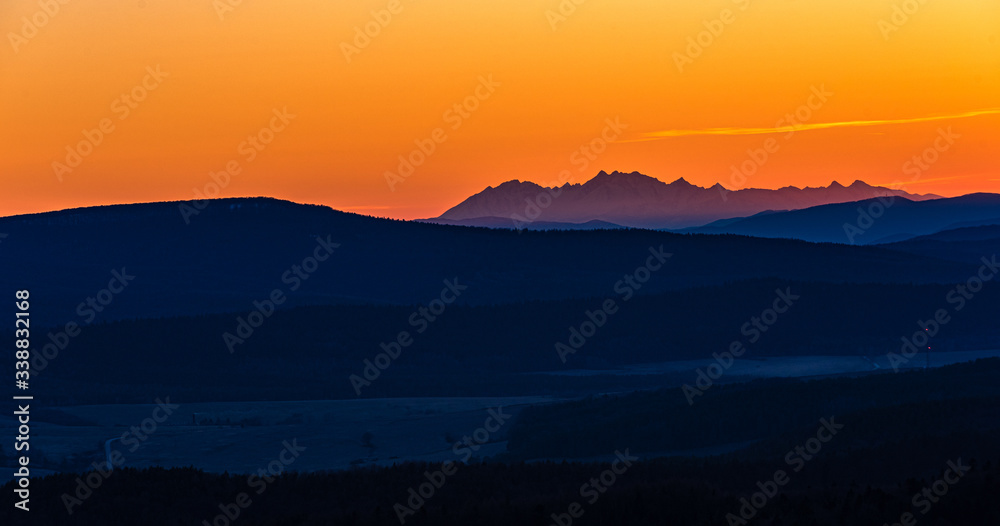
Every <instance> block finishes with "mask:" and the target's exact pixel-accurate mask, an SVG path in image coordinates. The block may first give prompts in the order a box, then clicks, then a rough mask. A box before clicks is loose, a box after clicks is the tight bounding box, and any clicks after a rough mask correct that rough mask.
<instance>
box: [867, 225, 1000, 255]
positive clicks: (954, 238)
mask: <svg viewBox="0 0 1000 526" xmlns="http://www.w3.org/2000/svg"><path fill="white" fill-rule="evenodd" d="M997 222H998V223H1000V220H998V221H997ZM879 246H881V247H884V248H887V249H890V250H898V251H900V252H908V253H910V254H914V255H919V256H921V257H933V258H940V259H947V260H951V261H963V262H969V263H974V262H977V261H979V260H980V258H983V257H987V258H989V257H991V256H993V255H995V254H996V253H997V251H998V250H1000V224H997V225H987V226H974V227H965V228H955V229H950V230H943V231H941V232H937V233H934V234H929V235H926V236H918V237H915V238H913V239H908V240H905V241H900V242H896V243H887V244H883V245H879Z"/></svg>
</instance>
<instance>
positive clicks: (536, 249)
mask: <svg viewBox="0 0 1000 526" xmlns="http://www.w3.org/2000/svg"><path fill="white" fill-rule="evenodd" d="M190 204H191V203H186V202H184V203H152V204H134V205H117V206H103V207H95V208H81V209H74V210H65V211H61V212H51V213H44V214H33V215H24V216H13V217H6V218H0V232H5V233H7V234H8V237H7V238H6V239H5V240H4V244H3V250H2V251H0V261H3V265H4V268H5V270H6V272H4V273H3V275H2V276H0V282H2V284H3V286H6V287H8V288H10V289H13V288H25V287H30V288H31V289H32V294H33V296H37V297H38V298H39V301H44V302H45V304H46V308H45V309H44V311H40V312H39V314H38V318H37V322H36V323H44V324H63V323H65V322H67V321H70V320H79V319H80V318H81V317H84V314H81V308H82V309H83V310H82V312H84V313H85V314H86V316H87V317H90V318H95V319H99V320H101V321H108V320H114V319H122V318H143V317H150V316H167V315H182V314H202V313H211V312H236V311H241V310H249V309H251V308H252V302H253V301H255V300H262V299H266V298H268V297H269V295H270V294H271V293H272V291H274V290H275V289H280V290H281V291H283V292H284V293H285V294H286V296H287V298H288V301H287V302H286V303H285V304H283V305H282V306H283V307H292V306H300V305H327V304H344V303H352V304H358V303H366V304H423V303H426V302H427V301H429V300H430V299H432V298H434V297H437V296H438V295H439V294H440V292H441V289H442V286H443V285H442V282H443V280H446V279H449V280H451V279H454V278H458V279H459V281H460V282H461V283H462V284H465V285H468V287H469V289H468V292H467V293H466V294H463V295H462V297H461V298H459V300H458V302H459V303H468V304H478V305H488V304H501V303H511V302H520V301H526V300H557V299H565V298H582V297H607V296H610V295H613V294H614V288H615V285H616V282H618V281H620V280H622V279H623V276H625V275H626V274H631V273H632V272H634V271H635V270H636V269H637V268H638V267H640V266H642V265H644V264H645V262H646V260H647V258H648V257H650V248H655V249H659V247H661V246H662V247H663V251H665V252H669V253H672V254H673V256H672V257H671V258H670V259H669V261H668V262H667V263H666V264H665V266H664V269H663V270H661V271H659V272H657V273H655V275H654V276H653V277H652V278H650V279H649V280H648V283H646V284H644V285H643V286H642V288H641V289H637V290H636V292H637V293H638V294H640V295H645V294H656V293H662V292H665V291H669V290H678V289H685V288H691V287H698V286H707V285H718V284H724V283H728V282H732V281H736V280H742V279H752V278H765V277H773V276H781V277H783V278H785V279H795V280H803V281H825V282H856V283H870V282H882V283H935V282H936V283H945V282H955V281H958V280H963V279H965V277H967V276H968V273H969V272H970V268H969V264H967V263H960V262H954V261H945V260H942V259H938V258H932V257H922V256H921V257H915V256H914V255H912V254H909V253H903V252H896V251H892V250H887V249H885V248H879V247H851V246H841V245H816V244H810V243H806V242H802V241H792V240H779V239H754V238H748V237H741V236H702V235H684V234H676V233H670V232H660V231H650V230H634V229H633V230H593V231H546V232H533V231H522V232H517V231H513V230H495V229H482V228H468V227H455V226H443V225H433V224H423V223H416V222H405V221H396V220H387V219H377V218H372V217H366V216H360V215H355V214H349V213H344V212H338V211H336V210H332V209H330V208H326V207H322V206H312V205H299V204H295V203H291V202H287V201H280V200H276V199H270V198H245V199H244V198H241V199H221V200H215V201H210V202H208V206H207V208H205V209H204V210H203V211H202V212H201V213H200V214H199V215H197V216H194V217H192V218H191V224H189V225H188V224H185V221H184V220H183V219H182V217H181V214H180V213H179V206H181V205H190ZM320 240H326V241H327V242H332V243H336V244H339V247H338V248H337V249H336V251H335V252H334V253H333V254H332V255H331V256H330V258H329V259H328V260H327V261H325V262H323V263H320V264H319V265H318V266H317V267H316V268H312V270H313V272H311V273H309V274H308V276H307V277H306V278H303V279H298V280H286V279H283V277H284V278H287V277H288V273H289V272H291V270H292V269H293V268H294V266H302V265H303V262H304V260H305V259H306V258H308V257H310V256H311V255H313V254H314V252H315V251H316V250H317V249H318V248H319V247H320V246H321V243H320ZM19 254H21V255H23V254H31V255H32V257H31V258H27V257H22V256H19ZM314 263H315V262H314ZM123 270H124V272H126V273H128V274H129V275H133V276H135V278H134V279H132V280H131V281H130V282H129V284H128V287H127V288H126V289H125V290H124V292H122V293H120V294H116V295H115V296H114V298H113V301H111V303H110V304H109V305H107V306H104V305H98V306H99V307H101V309H100V311H99V312H91V310H92V311H97V310H98V309H97V308H95V307H89V306H87V305H84V306H83V307H80V305H81V304H82V303H84V302H86V301H87V299H88V298H90V297H96V296H95V295H96V294H98V292H99V291H102V290H103V289H105V288H107V287H108V285H109V281H111V280H112V279H113V278H114V275H113V272H122V271H123ZM294 281H297V282H298V286H297V288H296V289H295V290H290V289H291V287H292V282H294ZM104 299H107V294H105V297H104Z"/></svg>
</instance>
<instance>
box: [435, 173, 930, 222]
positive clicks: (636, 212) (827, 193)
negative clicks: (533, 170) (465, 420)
mask: <svg viewBox="0 0 1000 526" xmlns="http://www.w3.org/2000/svg"><path fill="white" fill-rule="evenodd" d="M886 195H895V196H900V197H905V198H907V199H911V200H923V199H931V198H936V197H937V196H933V195H916V194H909V193H907V192H904V191H902V190H891V189H888V188H882V187H873V186H870V185H868V184H866V183H864V182H862V181H855V182H854V183H853V184H851V185H850V186H846V187H845V186H843V185H841V184H839V183H837V182H833V183H832V184H831V185H830V186H828V187H825V188H809V187H807V188H796V187H793V186H787V187H784V188H779V189H777V190H763V189H756V188H746V189H742V190H736V191H730V190H727V189H725V188H723V187H722V186H721V185H719V184H716V185H715V186H713V187H711V188H703V187H700V186H695V185H692V184H690V183H688V182H687V181H685V180H684V179H683V178H681V179H678V180H676V181H674V182H672V183H670V184H667V183H664V182H662V181H660V180H658V179H654V178H652V177H649V176H646V175H643V174H640V173H639V172H632V173H623V172H614V173H610V174H609V173H607V172H603V171H602V172H600V173H599V174H597V176H595V177H594V178H593V179H591V180H589V181H587V182H586V183H583V184H572V185H571V184H568V183H567V184H565V185H563V186H561V187H559V188H545V187H542V186H539V185H537V184H535V183H532V182H528V181H525V182H521V181H517V180H514V181H507V182H506V183H503V184H501V185H499V186H497V187H496V188H493V187H487V188H486V189H485V190H483V191H482V192H479V193H478V194H475V195H473V196H471V197H469V198H467V199H466V200H464V201H462V202H461V203H459V204H458V205H456V206H455V207H453V208H451V209H450V210H448V211H446V212H445V213H443V214H441V216H440V217H439V218H437V219H438V220H450V221H464V222H465V224H471V225H477V226H493V222H494V219H493V218H497V217H501V218H507V221H506V223H507V224H506V225H505V226H507V227H511V224H512V223H513V221H512V220H511V218H514V219H517V221H519V222H521V223H524V222H529V221H546V222H566V223H585V222H587V221H591V220H600V221H607V222H610V223H614V224H617V225H623V226H631V227H641V228H671V229H674V228H685V227H692V226H699V225H704V224H706V223H709V222H712V221H716V220H719V219H726V218H732V217H742V216H749V215H753V214H756V213H759V212H763V211H766V210H797V209H802V208H808V207H812V206H817V205H823V204H829V203H845V202H851V201H860V200H863V199H870V198H872V197H877V196H886Z"/></svg>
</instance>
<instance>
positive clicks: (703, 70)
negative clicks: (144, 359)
mask: <svg viewBox="0 0 1000 526" xmlns="http://www.w3.org/2000/svg"><path fill="white" fill-rule="evenodd" d="M230 1H231V2H232V3H237V0H217V1H215V2H213V1H212V0H199V1H184V2H176V1H170V2H168V1H166V0H130V1H128V2H107V1H105V2H89V3H88V2H74V1H69V2H68V3H66V5H60V6H59V11H58V12H56V13H54V14H51V15H48V14H44V12H42V13H41V14H40V13H39V12H40V9H41V8H40V7H39V5H38V4H37V3H35V2H4V3H3V4H2V5H0V30H2V32H3V33H4V42H2V43H0V116H2V119H3V120H2V123H3V125H2V126H0V178H2V179H3V181H2V182H3V185H4V188H5V189H6V191H4V192H3V193H2V194H0V215H10V214H19V213H27V212H37V211H45V210H53V209H61V208H68V207H74V206H88V205H97V204H107V203H127V202H141V201H163V200H181V199H191V198H193V197H194V196H195V190H196V189H198V190H199V191H203V190H205V189H206V188H207V186H206V185H209V186H208V188H211V183H212V178H211V176H210V174H211V173H216V176H217V178H219V179H220V180H223V181H224V179H222V178H220V176H219V175H218V172H222V171H225V170H226V167H227V163H228V164H229V165H230V167H231V168H234V170H233V175H230V176H229V181H228V184H227V185H225V187H224V188H222V190H221V192H220V193H219V194H218V195H219V196H223V197H227V196H248V195H268V196H274V197H280V198H286V199H291V200H294V201H299V202H309V203H320V204H326V205H329V206H332V207H334V208H340V209H348V210H351V211H356V212H361V213H368V214H373V215H385V216H392V217H400V218H417V217H430V216H436V215H439V214H440V213H441V212H443V211H444V210H446V209H447V208H449V207H451V206H453V205H454V204H456V203H458V202H459V201H460V200H461V199H462V198H464V197H466V196H468V195H471V194H472V193H475V192H478V191H480V190H482V189H483V188H484V187H485V186H487V185H494V186H495V185H497V184H499V183H501V182H503V181H506V180H510V179H521V180H525V179H527V180H532V181H536V182H539V183H543V184H544V183H551V182H554V181H556V180H557V177H558V174H559V173H560V172H561V171H563V170H570V171H571V173H572V175H573V178H572V179H571V181H572V182H584V181H586V180H587V179H589V178H590V177H592V176H593V175H594V174H596V173H597V172H598V171H599V170H602V169H603V170H607V171H612V170H623V171H633V170H638V171H640V172H643V173H645V174H648V175H651V176H654V177H657V178H659V179H661V180H664V181H668V182H669V181H672V180H674V179H676V178H678V177H682V176H683V177H684V178H686V179H687V180H688V181H690V182H692V183H695V184H699V185H702V186H710V185H712V184H714V183H715V182H721V183H722V184H723V185H724V186H727V187H730V188H739V187H744V186H751V187H764V188H774V187H779V186H785V185H796V186H818V185H826V184H829V183H830V181H831V180H837V181H840V182H841V183H844V184H848V183H850V182H851V181H853V180H855V179H863V180H865V181H867V182H869V183H872V184H885V185H888V184H891V183H893V182H904V183H905V187H906V188H907V189H908V190H910V191H914V192H919V193H937V194H941V195H957V194H961V193H967V192H973V191H991V192H1000V155H997V153H998V152H1000V114H997V113H996V111H994V112H992V113H990V112H989V111H988V110H996V109H997V108H1000V4H998V3H997V2H995V1H994V0H949V1H948V2H943V1H938V0H927V1H926V2H925V3H924V4H919V3H917V2H916V0H908V2H906V3H907V4H908V5H907V7H908V8H910V7H911V5H910V4H912V5H915V6H919V7H918V8H917V9H916V11H915V12H912V13H911V14H909V15H906V14H905V13H904V12H903V11H899V12H898V13H897V15H896V22H900V23H899V24H898V25H895V24H893V21H892V16H893V12H894V11H893V9H894V5H896V6H902V5H903V4H904V2H902V1H901V0H896V1H889V0H886V1H883V0H877V1H872V0H811V1H802V0H735V1H734V0H716V1H697V2H695V1H681V0H616V1H614V2H612V1H610V0H587V1H585V2H583V3H582V4H581V5H579V6H577V7H576V8H575V11H574V12H572V13H569V12H567V14H566V16H565V17H562V18H560V17H556V16H555V15H553V14H552V12H558V9H559V6H560V4H561V3H562V4H564V5H571V4H572V2H571V0H565V1H562V2H561V1H560V0H521V1H515V2H460V1H457V0H448V1H446V0H394V1H391V2H390V1H389V0H376V1H350V2H330V1H328V0H285V1H283V2H265V1H263V0H243V1H242V2H241V3H240V4H239V5H237V6H235V7H233V8H232V9H231V10H228V11H220V9H219V6H224V5H229V3H228V2H230ZM15 4H16V5H15ZM389 8H391V9H392V10H393V11H395V13H394V14H393V13H387V14H382V15H380V17H381V18H382V20H383V21H387V23H385V25H384V27H382V26H381V25H378V26H376V24H378V22H377V21H376V15H373V13H372V12H373V11H375V12H376V14H377V13H378V12H381V11H386V10H388V9H389ZM727 10H728V11H727ZM910 10H911V11H913V10H912V9H910ZM388 15H391V17H390V16H388ZM22 17H27V18H28V20H31V19H32V18H34V19H35V20H36V21H40V22H43V24H44V25H42V27H37V28H34V27H32V26H31V25H29V26H27V27H26V26H25V22H24V20H23V18H22ZM904 17H905V19H904ZM366 24H367V25H368V27H369V29H370V30H371V32H372V33H375V32H376V31H375V28H376V27H377V28H378V31H377V35H376V36H374V37H372V38H370V39H369V41H368V42H367V43H366V42H364V41H358V42H357V44H361V45H359V46H355V47H354V48H350V47H347V46H354V45H355V37H356V28H364V27H365V26H366ZM890 24H893V25H890ZM553 25H554V28H553ZM713 29H714V30H715V32H716V33H718V34H717V35H712V34H711V33H710V32H709V31H710V30H713ZM700 33H701V35H699V34H700ZM689 38H690V39H692V40H690V41H689V40H688V39H689ZM699 38H700V40H701V42H702V43H703V44H706V43H707V45H705V46H701V45H698V44H697V41H698V39H699ZM690 42H695V43H696V44H695V45H691V44H690ZM688 51H690V55H688ZM694 55H697V56H694ZM679 57H683V58H679ZM157 66H158V67H159V71H161V72H162V74H163V75H164V76H163V77H161V78H159V79H157V78H154V77H152V76H150V73H149V71H150V70H154V71H155V70H156V68H157ZM480 78H492V79H493V81H494V83H495V84H494V85H493V86H492V87H491V88H489V89H486V88H485V87H482V88H478V93H479V98H476V93H477V86H479V85H480V84H481V81H480ZM144 82H145V84H146V87H142V86H143V83H144ZM496 84H498V85H496ZM814 89H815V90H823V91H825V92H826V93H827V94H828V95H827V96H826V97H825V98H826V99H827V100H826V101H825V102H819V99H818V98H816V97H813V98H810V96H811V95H812V93H813V90H814ZM130 92H134V94H135V96H136V97H139V98H143V100H142V101H141V102H136V101H133V100H130V99H129V100H123V99H121V97H122V95H123V94H125V95H126V96H127V97H130V98H131V96H130V95H128V94H129V93H130ZM469 97H471V98H469ZM463 101H466V102H468V103H469V104H470V105H471V106H477V107H476V109H475V110H474V111H470V112H467V113H465V115H464V116H462V115H460V114H459V113H457V112H455V110H454V109H453V106H454V105H455V104H456V103H458V104H462V103H463ZM810 102H811V103H812V104H813V106H814V107H813V108H808V105H809V104H810ZM129 103H131V105H132V106H134V107H130V106H129ZM284 108H287V112H288V113H290V114H292V115H294V118H289V117H286V118H285V121H286V122H283V121H282V120H281V119H277V118H273V117H275V113H274V111H275V110H278V112H279V113H280V110H282V109H284ZM449 109H451V112H449ZM796 110H798V111H799V115H800V116H807V119H806V120H805V121H804V124H805V125H806V127H807V128H808V127H810V126H811V127H812V128H813V129H800V130H799V131H796V132H795V133H794V134H791V136H788V135H787V134H786V131H785V130H779V133H768V132H769V130H768V129H769V128H774V127H776V126H778V127H780V126H784V125H786V124H787V121H785V122H784V123H779V120H780V119H782V118H783V116H785V115H786V114H788V113H795V112H796ZM984 110H986V111H985V112H984V113H980V114H977V115H974V116H965V117H961V118H958V117H956V118H945V117H948V116H957V115H962V114H966V113H968V112H975V111H981V112H982V111H984ZM126 111H127V113H126ZM464 111H465V110H463V112H464ZM930 117H938V119H936V120H930V119H929V118H930ZM615 118H617V119H618V120H619V121H620V122H621V123H622V124H624V125H627V126H628V127H627V129H626V130H625V131H624V132H623V133H622V134H621V135H620V136H619V137H618V138H619V140H618V141H616V142H614V143H613V144H610V145H608V146H607V147H606V148H602V149H603V151H602V152H601V153H600V154H591V156H592V157H593V159H588V160H587V162H586V163H582V162H579V161H580V160H581V159H584V157H581V156H580V155H582V154H581V153H580V151H579V149H580V148H581V146H586V145H587V144H588V143H590V142H591V141H592V140H594V139H596V138H598V137H601V134H602V132H604V131H605V126H606V120H607V119H612V120H614V119H615ZM859 121H889V122H886V123H881V124H875V125H864V126H861V125H858V124H862V123H861V122H859ZM824 123H843V124H837V125H833V126H832V127H831V126H825V125H823V124H824ZM850 123H854V124H850ZM271 124H274V127H275V129H280V131H271V130H270V129H268V130H266V131H264V132H261V130H262V129H264V128H267V127H268V126H269V125H271ZM456 124H460V126H457V129H456V128H455V126H456ZM867 124H871V123H867ZM102 125H104V126H105V127H106V128H107V129H110V130H111V131H110V133H103V135H104V137H103V138H102V139H101V140H100V144H97V145H96V146H93V147H92V148H90V145H88V144H84V145H83V146H82V149H83V151H87V150H90V149H92V150H93V151H92V152H88V153H89V155H87V156H86V157H82V160H81V162H80V164H79V165H78V166H76V167H75V168H72V169H71V171H68V170H64V169H60V168H59V167H58V166H57V167H56V168H54V167H53V163H54V162H56V163H62V164H64V165H67V168H69V166H68V164H69V163H68V162H67V155H68V153H67V147H70V148H74V149H76V148H78V147H79V143H80V142H81V141H85V140H86V139H85V135H84V133H83V130H94V129H97V130H100V128H101V126H102ZM112 126H113V128H111V127H112ZM438 128H440V129H441V130H440V131H439V132H437V135H436V137H437V138H438V139H439V140H440V141H439V143H434V144H435V146H434V152H433V153H432V154H430V155H429V156H426V159H425V160H423V162H422V164H420V166H418V167H416V168H415V169H414V171H413V174H412V175H410V176H409V177H408V178H406V179H405V180H403V181H401V182H398V183H397V184H395V185H394V190H390V185H389V184H388V183H387V181H386V172H387V171H393V172H395V171H396V170H397V166H398V165H399V156H400V155H409V154H410V153H411V152H412V151H413V150H414V149H415V148H417V145H416V143H415V142H414V141H417V140H420V141H424V142H425V147H426V144H427V141H431V142H433V139H432V137H434V136H435V130H436V129H438ZM949 128H950V129H951V130H952V134H953V137H954V136H955V135H957V136H958V137H957V138H954V139H953V140H951V141H950V142H948V141H937V144H938V146H939V147H941V148H940V149H939V150H938V151H935V152H933V154H934V155H933V157H935V158H936V161H935V162H934V163H932V164H929V165H927V166H926V169H922V168H921V169H919V170H918V171H916V172H915V171H914V170H913V167H914V166H915V165H913V164H912V163H911V164H909V165H907V162H908V161H911V159H912V157H913V156H914V155H921V154H922V153H923V152H924V151H925V150H926V149H927V148H932V149H933V148H934V146H935V141H936V138H937V137H939V136H940V135H939V134H940V133H941V131H942V130H948V129H949ZM711 129H721V130H722V131H720V132H718V133H711V134H704V133H702V132H704V131H705V130H711ZM761 129H763V130H761ZM678 130H680V131H681V132H678ZM685 131H687V132H685ZM747 131H757V132H761V131H763V132H764V133H752V134H751V133H746V132H747ZM258 134H261V136H262V138H263V139H266V140H271V139H273V141H272V142H270V143H269V144H267V145H266V146H264V147H263V149H261V150H259V151H258V150H256V149H254V148H253V147H252V146H250V145H249V143H246V144H242V143H244V141H247V137H248V136H250V135H258ZM90 136H91V137H97V136H98V132H93V133H90ZM769 139H773V142H771V143H769V144H771V146H772V147H773V146H775V145H777V148H776V149H774V148H772V149H774V150H775V151H773V152H772V153H771V154H769V156H768V159H767V160H766V161H764V162H761V163H755V162H754V161H752V160H751V156H750V155H749V154H748V153H747V150H748V149H751V150H756V149H759V148H762V147H763V146H764V145H765V141H768V140H769ZM95 142H96V141H95ZM241 144H242V146H241ZM594 144H595V146H598V147H599V146H601V143H600V142H599V141H598V142H596V143H594ZM262 146H263V145H262ZM251 150H252V151H253V152H254V153H253V154H251V153H250V152H251ZM574 153H576V156H574ZM251 155H253V157H252V159H251ZM418 157H419V156H418ZM70 160H72V159H70ZM574 160H575V161H576V162H574ZM748 162H749V163H750V164H746V163H748ZM734 165H736V166H740V165H745V166H748V167H751V168H755V169H754V170H753V174H752V175H750V176H747V177H746V178H745V180H744V181H742V182H739V181H735V180H734V178H733V176H732V173H731V172H732V170H731V167H732V166H734ZM908 168H909V169H908ZM904 170H905V172H904ZM57 172H59V174H58V176H57ZM736 183H738V184H736ZM11 189H12V190H13V191H11Z"/></svg>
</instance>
